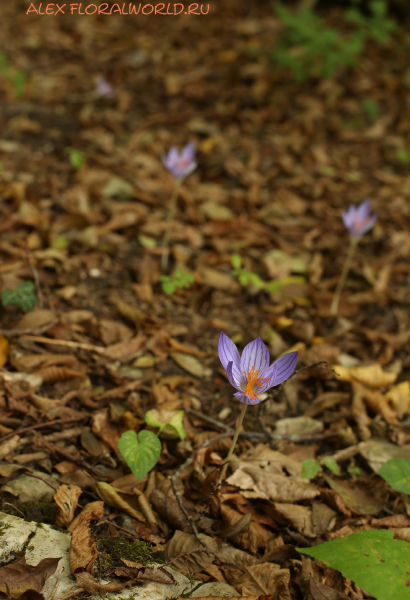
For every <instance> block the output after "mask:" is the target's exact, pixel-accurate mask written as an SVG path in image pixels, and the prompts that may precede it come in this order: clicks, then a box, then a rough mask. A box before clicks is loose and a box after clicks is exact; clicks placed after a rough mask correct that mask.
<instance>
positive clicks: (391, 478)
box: [378, 458, 410, 494]
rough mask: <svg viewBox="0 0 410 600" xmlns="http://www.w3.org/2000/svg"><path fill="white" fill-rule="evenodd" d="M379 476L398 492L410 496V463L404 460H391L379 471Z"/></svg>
mask: <svg viewBox="0 0 410 600" xmlns="http://www.w3.org/2000/svg"><path fill="white" fill-rule="evenodd" d="M378 475H380V477H383V479H384V480H385V481H387V483H388V484H389V485H390V487H392V488H393V489H394V490H396V492H402V493H403V494H410V462H409V461H408V460H406V459H404V458H391V459H390V460H388V461H387V462H385V463H384V465H383V466H382V467H381V469H379V472H378Z"/></svg>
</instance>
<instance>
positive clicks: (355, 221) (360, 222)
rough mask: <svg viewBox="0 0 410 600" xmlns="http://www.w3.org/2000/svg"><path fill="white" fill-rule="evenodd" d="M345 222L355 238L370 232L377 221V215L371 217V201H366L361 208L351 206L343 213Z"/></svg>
mask: <svg viewBox="0 0 410 600" xmlns="http://www.w3.org/2000/svg"><path fill="white" fill-rule="evenodd" d="M342 218H343V222H344V224H345V225H346V227H347V229H348V230H349V231H350V233H351V235H352V236H353V237H359V236H360V235H363V234H364V233H366V232H367V231H369V230H370V229H371V228H372V227H373V225H374V224H375V223H376V221H377V215H370V200H369V199H367V200H364V202H362V203H361V204H360V206H357V207H356V206H355V205H354V204H351V205H350V208H349V210H346V211H344V212H342Z"/></svg>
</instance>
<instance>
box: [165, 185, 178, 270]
mask: <svg viewBox="0 0 410 600" xmlns="http://www.w3.org/2000/svg"><path fill="white" fill-rule="evenodd" d="M181 183H182V178H180V179H176V180H175V185H174V191H173V192H172V196H171V200H170V202H169V210H168V218H167V227H166V229H165V234H164V241H163V244H162V257H161V269H162V270H163V271H166V270H167V269H168V256H169V239H170V237H171V229H172V221H173V220H174V217H175V211H176V207H177V199H178V194H179V189H180V187H181Z"/></svg>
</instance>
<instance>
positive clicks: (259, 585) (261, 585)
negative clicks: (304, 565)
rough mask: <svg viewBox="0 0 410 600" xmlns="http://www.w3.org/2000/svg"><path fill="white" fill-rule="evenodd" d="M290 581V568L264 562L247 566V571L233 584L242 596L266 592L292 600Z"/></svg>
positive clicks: (284, 599)
mask: <svg viewBox="0 0 410 600" xmlns="http://www.w3.org/2000/svg"><path fill="white" fill-rule="evenodd" d="M289 582H290V572H289V569H281V568H280V567H279V565H276V564H273V563H262V564H259V565H249V566H246V567H245V572H244V573H243V574H242V575H241V576H240V577H239V578H238V579H235V581H234V582H231V585H233V586H234V588H235V589H236V590H237V591H238V592H239V593H240V594H242V596H249V595H251V594H256V595H257V594H266V595H271V596H272V597H273V598H274V600H291V595H290V591H289Z"/></svg>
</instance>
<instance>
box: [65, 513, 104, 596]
mask: <svg viewBox="0 0 410 600" xmlns="http://www.w3.org/2000/svg"><path fill="white" fill-rule="evenodd" d="M79 517H80V518H79V519H78V522H77V526H76V527H75V529H74V530H73V531H72V536H71V544H70V552H69V561H70V569H71V572H72V573H74V574H75V573H80V572H82V571H87V573H92V572H93V565H94V562H95V559H96V558H97V556H98V550H97V546H96V545H95V543H94V541H93V539H92V537H91V532H90V521H91V520H92V518H93V514H92V512H88V513H82V514H80V515H79ZM78 585H81V584H80V583H79V584H78ZM81 587H83V586H82V585H81Z"/></svg>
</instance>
